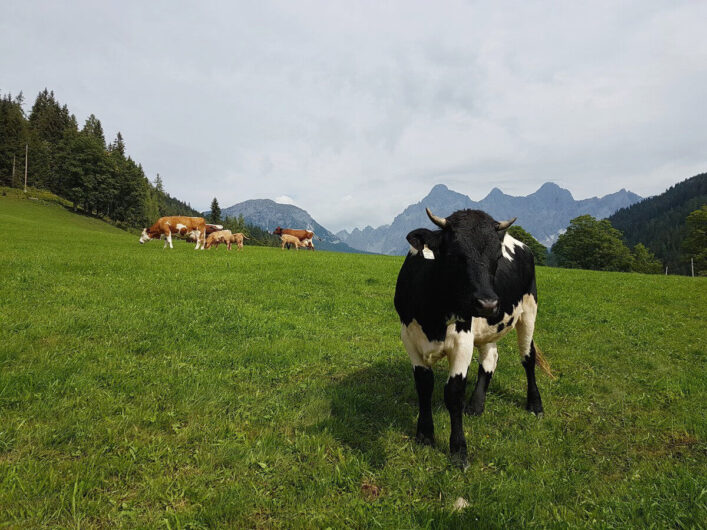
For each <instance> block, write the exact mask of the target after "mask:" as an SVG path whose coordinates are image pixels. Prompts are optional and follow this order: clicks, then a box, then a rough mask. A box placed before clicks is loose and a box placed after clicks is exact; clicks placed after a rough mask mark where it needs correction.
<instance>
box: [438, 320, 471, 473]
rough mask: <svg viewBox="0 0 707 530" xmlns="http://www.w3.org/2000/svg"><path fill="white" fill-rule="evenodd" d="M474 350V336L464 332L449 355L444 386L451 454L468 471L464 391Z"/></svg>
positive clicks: (459, 465) (458, 464)
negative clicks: (447, 374)
mask: <svg viewBox="0 0 707 530" xmlns="http://www.w3.org/2000/svg"><path fill="white" fill-rule="evenodd" d="M461 337H463V338H461ZM473 350H474V339H473V335H472V334H471V332H470V331H469V332H462V333H460V339H459V340H458V342H457V345H456V347H455V348H454V349H453V351H450V352H448V354H447V355H448V356H449V379H447V384H446V385H444V404H445V405H446V406H447V410H449V421H450V423H451V431H452V432H451V435H450V436H449V452H450V454H451V457H452V463H454V464H455V465H456V466H458V467H460V468H461V469H466V468H467V467H468V465H469V464H468V461H467V450H466V438H465V437H464V425H463V420H464V391H465V390H466V374H467V371H468V369H469V363H471V355H472V353H473Z"/></svg>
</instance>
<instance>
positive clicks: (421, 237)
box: [405, 228, 432, 252]
mask: <svg viewBox="0 0 707 530" xmlns="http://www.w3.org/2000/svg"><path fill="white" fill-rule="evenodd" d="M405 239H407V240H408V243H410V246H412V248H414V249H415V250H417V251H418V252H419V251H420V250H422V249H423V248H424V247H425V245H427V246H429V244H430V243H431V240H432V231H431V230H427V229H426V228H418V229H417V230H413V231H412V232H410V233H409V234H408V235H407V236H405Z"/></svg>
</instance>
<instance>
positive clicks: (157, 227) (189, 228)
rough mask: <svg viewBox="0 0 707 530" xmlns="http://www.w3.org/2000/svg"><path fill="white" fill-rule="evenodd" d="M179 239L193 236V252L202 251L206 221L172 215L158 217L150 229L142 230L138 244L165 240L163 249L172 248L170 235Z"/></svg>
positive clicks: (200, 218)
mask: <svg viewBox="0 0 707 530" xmlns="http://www.w3.org/2000/svg"><path fill="white" fill-rule="evenodd" d="M173 234H174V235H176V236H179V237H188V236H193V237H194V239H195V240H196V247H195V248H194V250H199V247H201V250H204V244H205V242H206V221H205V220H204V218H203V217H185V216H182V215H173V216H171V217H160V218H159V219H158V220H157V221H156V222H155V224H153V225H152V226H151V227H150V228H143V230H142V235H140V244H144V243H145V241H149V240H150V239H160V238H163V239H164V240H165V242H164V247H163V248H167V244H169V248H174V247H173V246H172V235H173Z"/></svg>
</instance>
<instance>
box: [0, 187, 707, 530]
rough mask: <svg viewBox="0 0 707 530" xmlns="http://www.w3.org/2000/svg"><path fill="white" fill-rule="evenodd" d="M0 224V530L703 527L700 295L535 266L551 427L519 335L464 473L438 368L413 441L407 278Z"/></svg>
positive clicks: (468, 425) (368, 260)
mask: <svg viewBox="0 0 707 530" xmlns="http://www.w3.org/2000/svg"><path fill="white" fill-rule="evenodd" d="M21 195H23V194H21ZM0 223H2V225H3V226H5V227H16V226H21V227H22V231H15V230H12V229H10V230H8V231H7V232H6V234H5V237H3V238H2V239H0V277H1V278H2V279H3V281H1V282H0V300H2V301H3V302H2V303H1V304H0V322H2V325H0V367H1V368H0V527H8V528H68V527H71V528H77V527H81V528H158V527H164V528H281V527H282V528H312V527H314V528H327V527H331V528H375V527H380V528H595V527H604V528H702V527H704V522H705V520H707V496H706V495H705V493H704V490H705V477H706V476H707V459H706V458H705V451H706V450H707V422H705V416H706V415H707V408H706V407H707V386H705V384H704V383H705V380H707V358H706V357H705V352H707V336H706V335H705V334H704V333H700V332H699V330H700V329H703V328H704V322H705V319H706V318H707V305H706V304H707V298H705V296H704V295H703V293H704V292H705V281H707V280H705V279H704V278H695V279H693V278H684V277H675V276H667V277H666V276H664V275H655V276H645V275H634V274H618V273H607V272H592V271H577V270H563V269H550V268H546V267H538V291H539V296H540V312H539V314H538V322H537V328H536V344H538V345H539V347H540V348H542V350H543V351H544V353H545V355H546V357H547V358H548V359H549V361H550V363H551V364H552V368H553V371H554V372H555V374H556V375H557V376H558V377H557V379H555V380H552V381H551V380H549V379H547V378H546V377H544V376H543V375H538V386H539V388H540V392H541V393H542V397H543V403H544V406H545V416H544V418H542V419H540V418H535V417H533V416H532V415H530V414H528V413H527V412H526V411H525V410H524V399H525V385H526V383H525V378H524V375H523V370H522V368H521V367H520V365H519V362H518V354H517V345H516V341H515V337H514V336H513V335H514V333H515V332H511V334H510V335H509V336H508V337H506V338H505V339H504V340H503V341H501V342H500V343H499V345H498V346H499V362H498V369H497V371H496V373H495V375H494V377H493V380H492V381H491V384H490V387H489V394H488V400H487V404H486V412H485V413H484V415H483V416H482V417H480V418H470V417H465V418H464V430H465V432H466V433H467V442H468V444H469V451H470V457H471V459H470V460H471V462H470V464H471V465H470V467H469V469H468V470H466V471H465V472H460V471H458V470H457V469H455V468H453V467H452V466H450V463H449V452H448V437H449V416H448V414H447V411H446V409H445V406H444V396H443V393H444V392H443V389H444V382H445V379H446V377H447V366H446V363H445V362H444V361H442V362H440V364H439V365H438V366H436V367H435V369H434V375H435V379H436V383H435V389H434V395H433V415H434V420H435V427H436V444H435V446H433V447H422V446H419V445H417V444H416V443H415V442H414V433H415V422H416V418H417V396H416V393H415V388H414V384H413V378H412V371H411V369H410V362H409V360H408V356H407V355H406V353H405V350H404V348H403V346H402V344H401V342H400V322H399V320H398V318H397V315H396V314H395V311H394V309H393V307H392V298H393V291H394V288H395V278H396V274H397V272H398V271H399V269H400V266H401V264H402V260H403V258H402V257H393V256H371V255H360V254H340V253H333V252H302V251H300V252H286V251H281V250H279V249H270V248H258V247H249V248H246V249H245V250H244V251H243V252H230V253H229V252H225V251H223V249H220V250H221V251H210V250H209V251H203V252H202V251H198V252H196V251H194V250H193V245H187V244H175V248H174V250H172V251H169V250H167V251H164V250H162V244H161V243H159V242H153V243H148V244H146V245H144V246H141V245H138V243H137V236H135V235H130V234H126V233H125V232H123V231H120V230H117V229H115V228H113V227H111V226H108V225H106V224H105V223H103V222H101V221H99V220H96V219H92V218H89V217H86V216H78V215H73V214H71V213H70V212H68V211H66V210H65V209H64V208H61V207H58V206H51V205H50V206H47V205H43V204H39V201H30V200H18V199H14V198H10V197H9V196H8V197H1V196H0ZM28 234H31V237H28ZM686 308H689V310H686ZM470 373H471V376H470V383H469V384H470V386H471V385H473V381H474V377H475V373H476V367H475V366H472V367H471V370H470ZM469 392H470V390H469ZM374 487H375V489H374ZM459 497H463V498H464V499H466V500H467V501H468V503H469V506H468V507H467V508H465V509H463V510H461V511H453V509H452V506H453V503H454V502H455V500H456V499H457V498H459Z"/></svg>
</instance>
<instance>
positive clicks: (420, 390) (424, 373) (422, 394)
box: [400, 324, 435, 445]
mask: <svg viewBox="0 0 707 530" xmlns="http://www.w3.org/2000/svg"><path fill="white" fill-rule="evenodd" d="M400 338H401V339H402V341H403V344H404V345H405V350H406V351H407V352H408V356H409V357H410V362H411V363H412V374H413V377H414V378H415V389H416V390H417V402H418V405H419V407H420V413H419V415H418V416H417V433H416V434H415V439H416V440H417V441H418V442H420V443H421V444H423V445H434V443H435V427H434V421H433V420H432V390H433V389H434V385H435V378H434V373H433V372H432V370H431V369H430V367H429V366H427V365H426V364H425V363H424V362H423V360H422V356H421V355H420V352H419V351H418V349H417V345H416V343H415V340H414V338H412V337H410V336H409V335H408V328H407V326H406V325H405V324H402V325H401V328H400Z"/></svg>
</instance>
